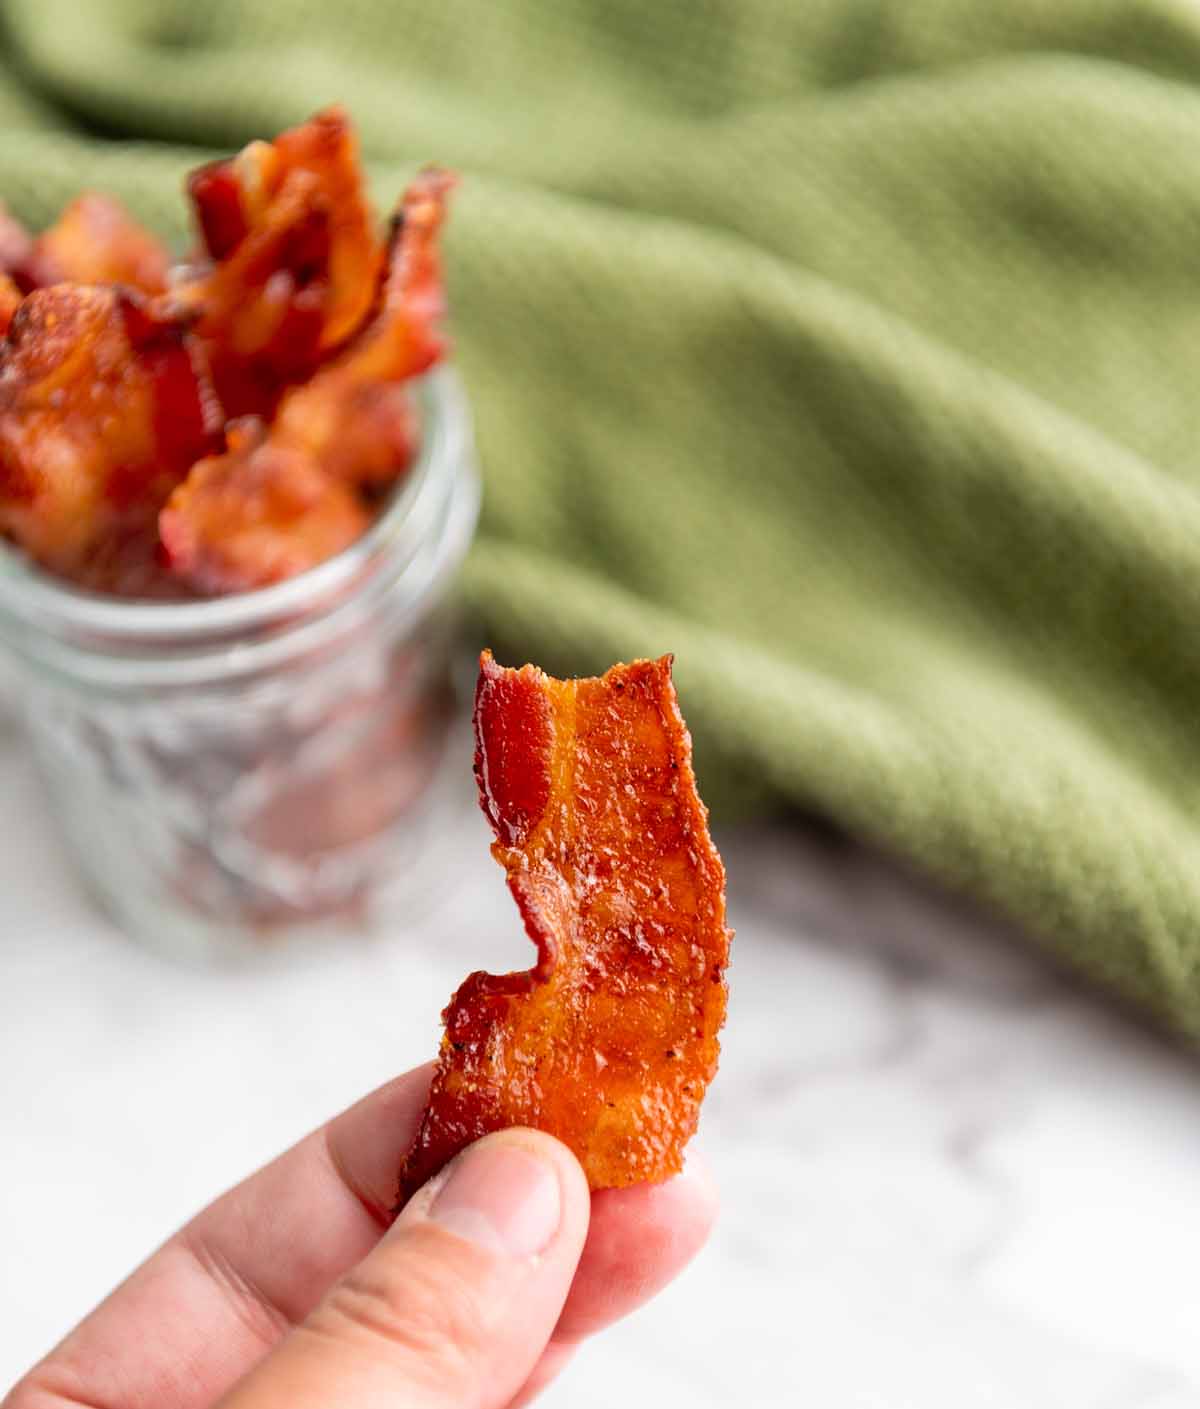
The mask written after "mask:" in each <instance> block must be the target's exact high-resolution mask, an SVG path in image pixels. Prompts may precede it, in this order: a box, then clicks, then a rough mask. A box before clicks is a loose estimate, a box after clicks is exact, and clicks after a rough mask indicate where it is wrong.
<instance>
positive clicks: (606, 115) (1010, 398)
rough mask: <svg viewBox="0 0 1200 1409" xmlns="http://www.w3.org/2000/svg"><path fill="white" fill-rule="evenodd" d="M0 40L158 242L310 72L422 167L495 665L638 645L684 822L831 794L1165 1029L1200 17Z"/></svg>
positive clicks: (61, 21) (547, 6)
mask: <svg viewBox="0 0 1200 1409" xmlns="http://www.w3.org/2000/svg"><path fill="white" fill-rule="evenodd" d="M2 43H3V49H2V51H0V52H2V63H3V67H2V68H0V126H2V134H0V194H3V195H4V197H5V198H6V199H7V200H8V201H9V203H10V204H11V205H12V206H13V207H14V208H15V209H16V211H17V212H18V213H19V214H20V215H21V216H23V217H25V218H26V219H28V220H30V221H33V222H40V221H45V220H47V219H49V218H50V217H51V216H52V214H53V213H54V212H55V210H56V209H57V208H58V206H59V205H60V204H61V203H62V202H63V201H64V199H65V198H67V197H68V196H69V195H71V194H72V193H74V191H75V190H76V189H77V188H78V187H80V186H81V185H90V186H99V187H103V188H108V189H111V190H113V191H115V192H116V193H117V194H119V195H121V196H123V197H124V198H126V199H127V200H128V201H129V202H130V203H131V204H132V205H133V206H134V208H135V209H137V210H138V211H139V212H140V213H141V214H143V215H144V216H146V217H148V218H150V219H151V220H153V221H155V222H157V223H158V224H159V225H160V226H161V227H162V228H163V229H164V230H165V231H168V232H171V233H172V234H174V235H179V234H180V233H181V220H182V214H181V211H182V207H181V202H180V200H179V194H178V192H179V183H180V178H181V174H182V173H183V171H184V170H185V169H186V168H187V166H188V165H189V164H190V163H193V162H194V161H196V160H197V158H198V157H199V155H201V153H202V152H206V151H208V150H211V149H220V148H228V147H230V146H231V145H233V144H237V143H240V142H242V141H243V140H245V139H247V138H249V137H251V136H257V135H267V134H270V133H272V132H273V131H275V130H277V129H278V128H279V127H281V126H283V125H285V124H288V123H291V122H293V121H296V120H299V119H301V118H303V117H304V116H305V115H307V114H308V113H309V112H310V111H312V110H313V109H315V108H317V107H318V106H321V105H322V104H325V103H327V102H329V101H332V100H335V99H341V100H344V101H346V102H347V103H348V104H349V105H350V106H351V108H352V111H353V112H354V114H355V116H356V118H357V119H358V122H359V124H360V126H361V130H362V135H363V141H364V147H365V150H366V152H367V155H368V158H369V160H370V165H371V170H372V176H373V179H374V180H375V181H376V183H377V192H378V194H379V196H380V197H381V199H382V198H384V197H385V196H386V195H388V194H390V193H392V192H394V191H395V190H396V189H397V187H398V185H399V184H400V183H401V182H402V180H403V178H404V177H405V176H406V175H407V174H408V173H409V171H411V169H412V168H413V167H414V166H415V165H416V164H418V163H420V162H423V161H427V160H437V161H440V162H443V163H445V164H448V165H452V166H455V167H457V168H459V169H460V170H461V171H462V172H463V173H464V176H465V181H464V186H463V189H462V193H461V198H460V199H459V200H458V201H457V204H456V207H455V211H454V216H453V222H452V231H451V235H450V242H449V257H450V284H451V297H452V302H453V308H454V328H455V332H456V338H457V346H458V351H459V358H460V363H461V366H462V369H463V372H464V375H465V377H466V379H467V382H468V384H469V387H470V391H471V394H472V398H473V401H474V405H475V408H476V412H477V417H478V431H479V438H480V444H481V451H482V457H483V462H484V467H485V474H486V486H487V489H486V493H487V498H486V507H485V512H484V519H483V524H482V530H481V534H480V539H479V543H478V545H477V549H476V551H475V553H474V556H473V557H472V559H471V562H470V565H469V569H468V573H467V579H466V581H467V589H468V592H469V595H470V599H471V601H472V603H473V605H474V607H475V608H477V610H478V612H479V614H480V616H481V617H482V619H483V624H484V627H485V628H486V635H487V638H488V639H489V640H490V641H491V642H492V643H493V644H494V645H495V647H496V649H497V651H498V653H500V654H501V657H502V658H505V659H510V660H515V659H517V658H524V657H528V658H533V659H536V660H537V661H539V662H540V663H541V664H543V665H545V666H546V667H547V668H550V669H553V670H556V671H589V670H592V669H597V668H600V667H603V666H605V665H607V664H608V663H609V662H611V661H612V660H613V659H614V658H616V657H621V656H623V657H629V656H632V655H636V654H649V653H658V652H663V651H668V650H673V651H674V652H676V655H677V678H678V682H679V686H680V690H681V693H682V696H683V700H684V706H685V709H686V712H687V714H688V717H689V720H690V721H691V724H692V726H693V732H694V734H695V736H696V741H697V758H698V766H699V770H700V773H701V779H702V782H703V784H704V787H705V791H706V793H707V794H708V795H709V797H710V798H711V799H712V800H714V801H715V802H718V804H719V806H718V808H717V811H718V814H720V812H721V811H722V810H724V811H726V812H730V811H732V810H733V809H734V808H735V807H740V808H742V809H745V808H748V807H759V808H762V807H767V806H777V805H779V804H781V803H792V804H798V805H801V806H803V807H805V808H807V809H815V810H817V811H819V812H821V813H824V814H826V815H828V816H830V817H832V818H834V819H836V820H837V821H838V822H840V823H842V824H843V825H845V826H846V827H848V828H850V829H852V830H853V831H854V832H856V833H858V834H860V835H862V836H864V837H867V838H871V839H873V840H874V841H875V842H877V843H880V844H883V845H884V846H886V847H888V848H890V849H891V850H893V851H895V852H897V853H900V854H901V855H903V856H905V857H908V858H910V859H911V860H912V861H913V862H915V863H917V864H919V865H920V866H921V867H923V868H925V869H927V870H929V871H931V872H933V873H935V874H936V875H938V876H940V877H942V878H943V879H945V880H947V881H949V882H951V883H953V884H955V885H956V886H958V887H960V888H962V889H963V890H965V891H968V892H970V893H973V894H975V895H977V896H978V897H980V898H981V899H983V900H985V901H987V902H989V903H991V904H993V905H996V906H998V907H1000V908H1001V909H1002V910H1003V911H1005V912H1006V913H1007V914H1009V915H1010V916H1012V917H1014V918H1015V919H1017V920H1018V921H1020V922H1022V923H1023V924H1024V925H1025V927H1026V928H1027V929H1028V930H1029V931H1030V933H1032V934H1033V935H1035V936H1036V937H1037V938H1038V939H1039V940H1040V941H1042V942H1043V943H1044V944H1045V945H1047V946H1048V947H1049V948H1051V949H1052V950H1053V951H1054V952H1056V953H1057V954H1058V955H1060V956H1061V957H1063V958H1065V959H1067V960H1069V961H1071V962H1072V963H1073V964H1075V965H1076V966H1078V967H1079V968H1080V969H1082V970H1084V971H1086V972H1088V973H1089V974H1091V975H1092V976H1093V977H1096V978H1098V979H1100V980H1101V981H1103V982H1105V983H1108V984H1110V985H1111V986H1113V987H1115V988H1116V989H1118V990H1120V991H1122V992H1124V993H1125V994H1127V995H1129V996H1132V997H1134V998H1136V999H1138V1000H1141V1001H1142V1002H1143V1003H1144V1004H1146V1005H1147V1006H1148V1007H1149V1008H1150V1009H1151V1010H1153V1011H1154V1012H1155V1013H1156V1014H1157V1015H1158V1016H1159V1017H1160V1018H1164V1019H1166V1020H1167V1021H1169V1022H1170V1023H1172V1024H1173V1025H1174V1026H1176V1027H1177V1028H1179V1029H1181V1030H1184V1031H1186V1032H1189V1033H1191V1034H1200V981H1198V976H1197V963H1198V959H1200V831H1198V828H1197V808H1198V805H1200V739H1198V738H1197V735H1196V728H1195V720H1196V710H1197V704H1198V702H1200V499H1198V498H1197V480H1198V478H1200V397H1198V396H1197V395H1196V386H1197V382H1198V380H1200V91H1198V90H1197V86H1196V85H1197V82H1198V81H1200V9H1197V8H1196V7H1195V6H1188V5H1184V4H1181V3H1179V2H1178V0H1058V3H1056V4H1054V5H1050V4H1046V3H1045V0H1008V3H1006V4H1004V5H981V4H979V3H978V0H804V3H795V4H791V5H787V4H780V3H779V0H706V3H704V4H696V3H694V0H656V3H653V4H647V3H646V0H505V3H503V4H493V3H488V2H487V0H474V3H472V0H436V3H430V0H424V2H423V3H420V4H416V3H411V0H402V3H396V0H391V2H390V3H389V0H339V3H337V4H329V3H327V0H321V3H316V0H310V2H307V3H306V0H294V3H288V4H283V3H275V4H270V3H264V0H206V3H205V4H195V3H188V2H187V0H180V3H166V0H8V3H7V6H6V9H5V28H4V33H3V41H2ZM735 918H736V917H735ZM797 1001H798V1002H800V1001H802V1000H801V998H800V997H798V999H797Z"/></svg>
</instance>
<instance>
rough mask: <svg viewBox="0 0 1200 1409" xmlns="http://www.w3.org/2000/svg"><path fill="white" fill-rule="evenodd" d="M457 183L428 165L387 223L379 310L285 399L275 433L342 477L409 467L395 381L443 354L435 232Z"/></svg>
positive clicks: (385, 478)
mask: <svg viewBox="0 0 1200 1409" xmlns="http://www.w3.org/2000/svg"><path fill="white" fill-rule="evenodd" d="M454 185H455V177H454V176H453V175H451V173H450V172H448V171H442V170H439V169H437V168H433V167H431V168H429V169H428V170H426V171H423V172H421V173H420V175H419V176H418V177H417V178H416V180H415V181H414V182H413V183H412V185H411V186H410V187H409V188H408V190H407V191H406V192H405V194H404V199H403V201H402V203H401V206H400V209H399V211H398V212H397V214H396V216H395V217H394V219H393V222H392V236H391V241H390V246H389V252H388V268H387V274H386V278H385V280H384V284H383V289H382V293H381V297H380V302H379V309H378V311H377V312H376V313H375V315H374V316H373V317H372V319H371V320H370V322H369V323H368V324H367V325H366V326H365V327H364V328H363V329H362V330H361V332H359V333H358V335H357V336H356V337H355V338H354V340H353V341H352V342H351V343H350V345H349V346H348V347H347V348H346V349H345V350H344V351H343V352H341V353H339V354H338V355H337V356H336V357H335V358H334V359H333V360H332V361H331V362H329V363H328V364H327V365H326V366H324V367H322V368H321V370H320V371H318V372H317V373H316V375H315V376H314V377H313V378H312V380H311V381H309V382H307V383H306V384H305V385H304V386H300V387H295V388H294V389H293V390H291V391H289V392H288V393H287V394H286V395H285V396H284V398H283V400H282V402H281V403H280V406H279V412H278V414H277V416H276V418H275V425H274V428H273V429H272V432H271V437H272V440H274V441H276V443H278V444H286V445H289V446H293V447H296V448H301V449H303V450H305V451H306V452H307V453H308V454H310V455H312V456H313V457H314V458H315V459H317V460H319V461H320V463H321V465H322V466H323V467H324V469H325V470H326V472H327V473H328V474H331V475H333V476H334V477H335V478H337V479H340V480H343V481H344V482H346V483H347V484H357V485H360V486H363V487H371V488H379V487H381V486H384V485H387V484H389V483H391V482H392V481H393V480H395V479H396V478H397V477H398V476H399V475H400V474H401V473H402V472H403V471H404V469H405V468H406V467H407V465H408V463H409V461H410V460H411V458H412V452H413V448H414V446H415V443H416V422H415V416H414V412H413V408H412V404H411V402H410V400H409V397H408V394H407V392H406V391H405V390H403V389H402V387H401V386H400V383H402V382H405V381H407V380H409V379H410V378H412V377H415V376H418V375H420V374H421V373H422V372H425V371H428V369H429V368H430V367H431V366H432V365H433V364H434V363H435V362H436V361H437V360H438V359H439V358H440V357H441V356H442V354H443V353H444V351H445V340H444V338H443V336H442V334H441V332H440V330H439V320H440V319H441V317H442V314H443V312H444V298H443V294H442V277H441V264H440V260H439V257H438V250H437V236H438V231H439V230H440V228H441V225H442V222H443V220H444V219H445V214H446V202H447V198H448V196H449V194H450V192H451V191H452V190H453V188H454Z"/></svg>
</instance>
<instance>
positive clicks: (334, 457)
mask: <svg viewBox="0 0 1200 1409" xmlns="http://www.w3.org/2000/svg"><path fill="white" fill-rule="evenodd" d="M453 184H454V178H453V177H452V176H451V175H450V174H449V173H448V172H444V171H437V170H432V169H431V170H429V171H426V172H423V173H422V174H421V175H420V176H419V177H418V178H417V180H416V181H415V182H414V183H413V185H412V186H411V187H410V188H409V190H408V191H407V192H406V193H405V197H404V201H403V203H402V206H401V209H400V212H399V214H398V216H397V218H396V220H395V221H394V222H393V235H392V240H391V245H390V250H389V257H388V269H387V274H386V278H385V280H384V283H383V287H382V291H381V294H380V298H379V307H378V309H377V311H376V312H375V314H374V316H373V317H372V318H371V320H370V321H369V322H368V324H367V325H366V326H365V327H364V328H363V329H362V330H361V331H360V332H359V333H358V334H357V335H356V336H355V338H354V339H353V340H352V341H351V342H350V344H349V345H348V346H347V347H346V348H345V349H344V350H343V351H342V352H340V353H339V354H337V355H336V356H335V357H334V358H333V359H332V360H331V361H330V362H328V363H327V364H326V365H325V366H324V367H322V368H321V369H320V371H318V372H317V373H316V375H315V376H314V377H313V378H312V380H311V381H309V382H307V383H305V384H304V385H303V386H298V387H293V388H292V389H291V390H290V391H288V392H286V393H285V394H284V397H283V399H282V401H281V402H280V405H279V410H278V413H277V414H276V417H275V420H274V421H273V423H272V424H271V425H270V426H269V427H264V426H263V425H262V424H261V423H259V422H256V423H255V426H254V428H253V429H252V430H250V429H243V430H242V431H241V432H240V433H239V435H238V436H236V437H235V440H234V441H233V442H231V444H230V447H229V450H228V452H227V453H226V454H225V455H222V456H218V457H216V458H215V459H213V460H209V461H205V462H204V464H203V465H198V466H196V468H195V469H194V470H193V471H192V473H191V474H190V475H189V476H188V479H187V481H186V483H185V484H183V485H181V486H180V487H179V489H178V490H176V492H175V493H174V494H173V495H172V497H171V500H170V502H169V503H168V504H167V506H166V507H165V508H164V510H163V512H162V514H161V516H160V518H159V533H160V536H161V538H162V542H163V545H164V548H165V552H166V558H167V563H168V565H169V568H170V570H171V571H172V572H174V573H175V574H176V575H177V576H178V577H179V578H180V579H182V580H183V581H186V582H187V583H188V584H189V585H191V586H192V587H194V588H195V589H196V590H198V591H201V592H209V593H216V592H244V591H249V590H251V589H252V588H255V587H264V586H267V585H268V584H270V583H272V582H278V581H280V580H281V579H283V578H285V577H289V576H292V575H293V574H294V573H297V572H303V571H304V570H306V569H307V568H310V567H315V566H316V564H317V563H319V562H321V561H323V559H325V558H327V557H332V556H333V554H334V553H337V552H340V551H341V550H342V549H343V548H345V547H347V546H348V544H349V543H350V542H352V541H353V540H354V539H355V538H356V537H358V536H359V534H360V533H361V532H362V531H363V529H364V528H365V527H366V524H367V522H368V514H367V511H366V509H365V507H363V504H362V501H361V500H359V499H357V498H355V497H354V495H353V493H352V491H355V490H362V491H366V492H378V491H379V490H381V489H383V488H384V487H386V486H387V485H389V484H391V483H392V482H393V481H395V480H396V479H397V478H398V477H399V476H400V475H401V474H403V472H404V470H405V469H406V468H407V466H408V464H409V462H410V460H411V458H412V453H413V448H414V446H415V445H416V440H417V427H416V416H415V412H414V410H413V407H412V403H411V401H410V400H409V396H408V392H407V389H406V387H405V386H404V385H403V384H404V382H406V381H407V380H409V379H410V378H412V377H414V376H416V375H418V374H419V373H421V372H424V371H426V370H427V369H428V367H429V366H430V364H431V363H432V362H433V361H435V360H436V359H437V358H438V357H439V356H440V355H441V353H442V351H443V349H444V344H443V340H442V336H441V333H440V332H439V330H438V327H437V321H438V319H439V318H440V316H441V313H442V295H441V271H440V267H439V263H438V257H437V248H436V240H437V234H438V230H439V228H440V226H441V223H442V220H443V218H444V215H445V208H446V198H447V196H448V194H449V192H450V190H451V188H452V186H453ZM289 480H291V481H292V482H293V483H291V484H290V485H289V483H288V481H289Z"/></svg>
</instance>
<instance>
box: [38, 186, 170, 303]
mask: <svg viewBox="0 0 1200 1409" xmlns="http://www.w3.org/2000/svg"><path fill="white" fill-rule="evenodd" d="M170 263H171V260H170V256H169V255H168V253H167V249H166V246H165V245H164V244H163V243H162V242H161V241H160V240H158V239H157V238H156V237H155V236H154V235H152V234H151V233H150V232H149V230H147V229H146V228H145V227H144V226H142V225H139V224H138V222H137V221H136V220H135V219H134V218H133V216H132V215H130V213H129V212H128V211H127V210H126V209H125V207H124V206H123V205H121V203H120V202H119V201H116V200H114V199H113V198H112V197H111V196H103V195H98V194H97V193H95V192H92V191H87V192H84V194H83V195H81V196H78V197H77V198H76V199H75V200H73V201H72V202H71V203H70V205H68V206H67V208H66V209H65V210H64V211H63V213H62V214H61V215H60V216H59V217H58V219H57V220H56V221H55V223H54V224H53V225H51V226H50V228H49V229H48V230H44V231H43V232H42V234H40V235H39V236H38V237H37V239H36V240H34V242H33V244H32V246H31V248H30V249H29V250H28V252H27V253H26V255H25V256H24V258H22V259H19V260H18V261H17V262H16V263H14V264H13V265H12V266H10V268H11V269H12V271H13V276H14V278H15V279H16V281H17V283H18V284H23V285H24V287H25V288H27V289H31V288H46V287H47V286H49V285H50V284H65V283H71V284H122V285H124V286H125V287H127V288H131V289H137V290H138V291H139V292H140V293H144V294H148V295H155V294H161V293H162V292H163V290H164V289H165V288H166V287H167V270H168V269H169V267H170Z"/></svg>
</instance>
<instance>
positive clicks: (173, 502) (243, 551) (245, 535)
mask: <svg viewBox="0 0 1200 1409" xmlns="http://www.w3.org/2000/svg"><path fill="white" fill-rule="evenodd" d="M227 439H228V444H229V448H228V449H227V450H226V452H225V453H224V454H223V455H214V456H212V457H211V458H209V459H207V460H201V461H200V462H199V464H197V465H194V466H193V467H192V471H191V473H190V474H189V475H188V477H187V479H186V481H185V482H184V483H183V484H181V485H180V486H179V487H178V488H177V489H176V490H175V492H174V493H173V494H172V495H171V498H170V499H169V501H168V502H167V505H166V507H165V508H164V509H163V511H162V513H161V514H160V515H159V521H158V524H159V534H160V536H161V538H162V543H163V547H164V549H165V550H166V554H167V558H168V561H169V563H170V566H171V568H172V570H173V571H174V572H175V573H177V574H178V575H179V576H180V577H182V578H183V579H185V580H186V581H187V582H188V583H189V584H190V585H191V586H192V587H194V588H195V589H196V590H197V591H200V592H208V593H213V594H216V593H221V592H247V591H249V590H251V589H252V588H255V587H267V586H269V585H270V584H271V583H273V582H281V581H283V580H284V579H285V578H288V577H294V576H295V574H296V573H299V572H304V571H305V570H306V569H308V568H310V567H315V566H316V565H317V563H320V562H324V560H325V559H326V558H329V557H332V556H333V554H335V553H338V552H340V551H341V550H342V549H343V548H346V547H348V546H349V545H350V544H351V543H353V542H354V540H355V539H356V538H358V537H360V536H361V534H362V532H363V530H364V529H365V528H366V527H367V525H368V524H369V523H370V521H371V520H370V515H369V514H368V513H367V511H366V509H365V508H364V507H363V505H362V503H361V502H360V500H359V499H358V496H357V495H356V494H355V493H354V492H353V490H352V489H350V488H348V487H347V486H346V485H345V484H342V483H340V482H339V481H338V480H336V479H332V478H331V477H330V476H329V475H327V474H326V473H325V472H324V471H323V470H322V468H321V466H320V465H319V464H318V463H317V462H316V461H314V460H313V459H312V458H311V457H310V456H308V455H306V454H305V453H304V452H303V451H302V450H296V449H293V448H291V447H289V446H286V445H280V444H277V443H276V442H275V440H274V438H271V437H268V436H267V433H266V430H265V427H264V426H263V425H262V423H261V422H259V421H256V420H254V419H253V418H247V420H245V421H243V422H240V423H235V424H234V425H233V426H231V427H230V428H229V431H228V436H227Z"/></svg>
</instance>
